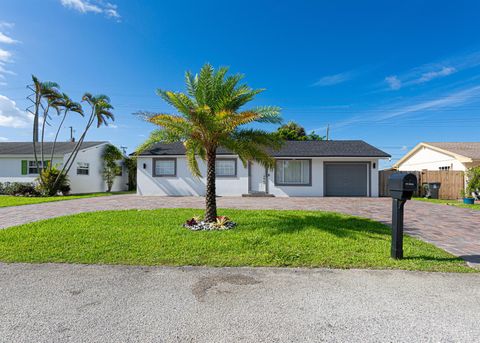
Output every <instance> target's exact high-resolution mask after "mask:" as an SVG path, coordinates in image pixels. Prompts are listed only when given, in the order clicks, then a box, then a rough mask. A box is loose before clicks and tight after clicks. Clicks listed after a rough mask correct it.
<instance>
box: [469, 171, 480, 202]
mask: <svg viewBox="0 0 480 343" xmlns="http://www.w3.org/2000/svg"><path fill="white" fill-rule="evenodd" d="M467 180H468V184H467V193H468V195H469V196H470V195H471V194H472V192H475V191H477V190H480V167H475V168H470V169H469V170H468V171H467Z"/></svg>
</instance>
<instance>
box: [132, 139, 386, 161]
mask: <svg viewBox="0 0 480 343" xmlns="http://www.w3.org/2000/svg"><path fill="white" fill-rule="evenodd" d="M184 154H185V147H184V146H183V143H181V142H176V143H170V144H165V143H158V144H156V145H155V146H153V147H152V148H151V149H148V150H145V151H143V152H142V153H140V155H141V156H165V155H184ZM217 154H218V155H229V154H231V152H230V151H228V150H227V149H224V148H219V149H218V150H217ZM271 154H272V156H274V157H379V158H383V157H384V158H387V157H390V155H389V154H387V153H386V152H384V151H382V150H380V149H377V148H375V147H374V146H372V145H370V144H368V143H366V142H364V141H361V140H355V141H288V142H286V143H285V144H284V145H283V147H282V148H280V149H279V150H276V151H272V153H271Z"/></svg>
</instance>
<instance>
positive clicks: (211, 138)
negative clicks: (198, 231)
mask: <svg viewBox="0 0 480 343" xmlns="http://www.w3.org/2000/svg"><path fill="white" fill-rule="evenodd" d="M227 72H228V68H226V67H222V68H219V69H217V70H215V69H214V68H213V67H212V66H211V65H210V64H205V65H204V66H203V67H202V69H201V70H200V73H199V74H197V75H195V76H194V75H192V74H191V73H190V72H187V73H186V74H185V82H186V87H187V92H186V93H182V92H173V91H164V90H158V91H157V94H158V95H159V96H160V97H161V98H162V99H163V100H164V101H166V102H167V103H168V104H170V105H172V106H173V107H174V108H175V109H176V110H177V111H178V114H175V115H173V114H163V113H146V112H141V114H142V115H143V116H144V118H145V119H146V120H147V121H148V122H150V123H153V124H156V125H158V126H160V128H161V129H159V130H155V131H153V132H152V133H151V135H150V137H149V139H148V140H147V141H146V142H145V143H144V144H143V145H142V146H140V147H139V148H138V149H137V153H141V152H142V151H144V150H146V149H148V148H149V147H151V146H152V145H153V144H155V143H157V142H167V143H168V142H169V143H171V142H178V141H181V142H183V144H184V146H185V149H186V157H187V161H188V166H189V169H190V170H191V172H192V174H193V175H194V176H196V177H201V173H200V169H199V167H198V162H197V157H199V158H201V159H202V160H204V161H206V163H207V184H206V196H205V198H206V200H205V201H206V206H205V207H206V211H205V212H206V213H205V222H207V223H213V222H215V221H216V219H217V203H216V189H215V160H216V154H217V148H219V147H225V148H227V149H229V150H230V151H232V153H233V154H236V155H238V156H239V158H240V160H241V161H242V163H243V164H244V165H245V166H246V164H247V162H248V161H256V162H258V163H260V164H262V165H264V166H267V167H269V168H271V167H273V165H274V162H275V161H274V159H273V158H272V157H271V156H270V155H269V154H268V149H269V148H278V147H280V145H281V140H280V139H279V138H278V136H277V135H275V134H272V133H269V132H266V131H264V130H260V129H247V128H241V126H243V125H245V124H250V123H254V122H259V123H273V124H279V123H281V118H280V109H279V108H278V107H271V106H265V107H257V108H253V109H248V110H245V109H242V107H243V106H244V105H245V104H247V103H249V102H250V101H252V100H253V99H254V98H255V96H256V95H257V94H259V93H261V92H262V91H263V90H262V89H257V90H255V89H251V88H250V87H248V86H247V85H246V84H239V82H240V81H241V80H242V79H243V75H240V74H236V75H231V76H227Z"/></svg>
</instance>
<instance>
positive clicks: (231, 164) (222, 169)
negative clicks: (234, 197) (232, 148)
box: [215, 158, 237, 177]
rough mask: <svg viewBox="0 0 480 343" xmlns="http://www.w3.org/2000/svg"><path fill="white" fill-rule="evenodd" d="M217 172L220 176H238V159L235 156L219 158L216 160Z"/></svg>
mask: <svg viewBox="0 0 480 343" xmlns="http://www.w3.org/2000/svg"><path fill="white" fill-rule="evenodd" d="M215 174H216V176H220V177H235V176H237V160H236V159H234V158H232V159H217V160H216V161H215Z"/></svg>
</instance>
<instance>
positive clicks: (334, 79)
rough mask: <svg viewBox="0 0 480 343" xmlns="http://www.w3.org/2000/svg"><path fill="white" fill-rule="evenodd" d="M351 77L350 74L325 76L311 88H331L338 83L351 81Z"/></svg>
mask: <svg viewBox="0 0 480 343" xmlns="http://www.w3.org/2000/svg"><path fill="white" fill-rule="evenodd" d="M352 77H353V74H352V72H344V73H339V74H334V75H327V76H324V77H322V78H321V79H320V80H318V81H317V82H315V83H314V84H313V85H312V86H318V87H325V86H333V85H337V84H339V83H343V82H345V81H348V80H350V79H352Z"/></svg>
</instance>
